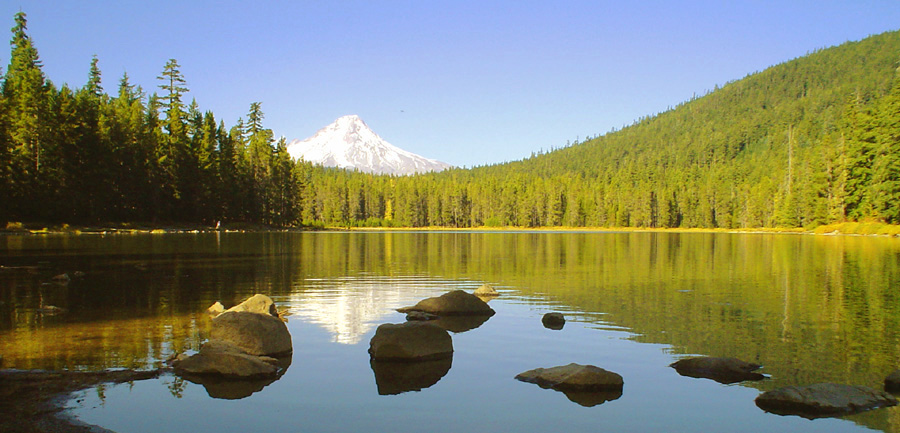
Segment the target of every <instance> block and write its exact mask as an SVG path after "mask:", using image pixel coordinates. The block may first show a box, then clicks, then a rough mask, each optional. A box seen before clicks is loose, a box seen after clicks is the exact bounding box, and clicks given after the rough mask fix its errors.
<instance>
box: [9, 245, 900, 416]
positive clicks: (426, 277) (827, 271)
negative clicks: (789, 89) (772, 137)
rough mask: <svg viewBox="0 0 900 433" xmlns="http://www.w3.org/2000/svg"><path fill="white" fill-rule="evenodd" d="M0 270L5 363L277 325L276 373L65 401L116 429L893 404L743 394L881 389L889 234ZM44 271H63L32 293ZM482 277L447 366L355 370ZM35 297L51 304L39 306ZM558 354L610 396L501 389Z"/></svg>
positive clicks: (295, 252) (899, 274)
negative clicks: (262, 316)
mask: <svg viewBox="0 0 900 433" xmlns="http://www.w3.org/2000/svg"><path fill="white" fill-rule="evenodd" d="M0 265H2V266H4V267H3V268H0V355H2V356H3V367H4V368H43V369H61V368H67V369H80V370H98V369H105V368H154V367H156V366H158V365H160V364H161V361H162V360H164V359H166V358H167V357H168V356H170V355H171V354H172V353H175V352H182V351H185V350H196V349H197V348H199V345H200V344H201V343H202V342H203V341H204V338H205V335H206V334H207V332H208V329H209V319H208V318H207V317H206V315H205V313H204V310H205V308H206V307H208V306H209V305H210V304H212V303H213V302H215V301H216V300H221V301H222V302H223V303H225V304H226V305H231V304H234V303H236V302H238V301H240V300H241V299H242V298H244V297H246V296H249V295H250V294H253V293H266V294H269V295H270V296H271V297H272V298H273V299H274V300H275V302H276V304H278V306H279V308H281V309H286V310H288V311H289V312H290V313H291V316H290V317H289V322H288V329H289V330H290V332H291V334H292V337H293V342H294V353H293V356H292V359H291V361H292V362H291V364H290V366H289V367H288V368H287V370H286V372H285V374H284V375H283V376H282V377H281V378H280V379H278V380H277V381H274V382H272V383H268V384H267V383H248V384H241V385H239V386H236V385H235V384H225V385H222V384H212V385H209V384H208V387H204V386H202V385H199V384H195V383H191V382H187V381H183V380H181V379H179V378H177V377H175V376H164V377H163V378H161V379H159V380H153V381H144V382H136V383H133V384H123V385H107V386H103V387H99V388H95V389H89V390H86V391H83V392H81V393H77V394H76V395H75V397H74V398H73V400H72V401H71V402H70V403H69V405H70V407H71V408H72V411H73V413H74V414H75V415H76V416H78V417H79V418H80V419H81V420H83V421H85V422H88V423H92V424H97V425H100V426H102V427H105V428H108V429H112V430H114V431H117V432H120V433H126V432H142V431H148V432H149V431H153V432H156V431H165V430H169V431H190V430H193V431H236V432H237V431H259V430H263V429H270V428H272V429H279V430H282V431H283V430H285V429H286V430H287V431H335V432H344V431H365V430H368V431H388V430H391V431H421V430H423V429H427V430H428V431H461V430H465V429H468V430H475V431H498V432H499V431H523V432H528V431H545V430H551V431H558V430H562V431H582V430H587V429H591V430H597V429H602V430H606V431H640V432H647V431H660V432H663V431H665V432H672V431H676V432H677V431H748V432H750V431H753V432H756V431H817V432H819V431H854V430H866V429H876V430H883V431H898V430H900V409H897V408H891V409H882V410H876V411H872V412H869V413H865V414H860V415H854V416H850V417H844V418H831V419H817V420H813V421H810V420H806V419H803V418H799V417H795V416H778V415H772V414H768V413H765V412H763V411H762V410H760V409H758V408H757V407H756V406H755V405H754V403H753V399H754V398H755V397H756V396H757V395H758V394H759V393H760V392H761V391H764V390H768V389H774V388H776V387H779V386H785V385H804V384H811V383H816V382H823V381H829V382H838V383H850V384H860V385H868V386H872V387H876V388H880V387H881V381H882V380H883V378H884V377H885V376H886V375H887V374H888V373H890V372H891V371H893V370H894V369H896V368H898V367H900V359H898V358H900V350H898V349H897V348H898V347H900V341H898V339H900V335H898V332H897V330H898V329H900V328H898V325H900V323H898V322H900V291H898V290H897V288H896V285H897V284H898V282H900V241H898V240H894V239H882V238H856V237H813V236H797V235H757V234H753V235H749V234H748V235H736V234H693V233H691V234H663V233H293V234H285V233H272V234H260V233H255V234H228V233H223V234H218V235H216V234H183V235H181V234H179V235H172V234H167V235H150V234H147V235H115V236H105V237H101V236H43V237H20V236H5V237H0ZM76 272H83V273H84V275H83V276H77V277H76V276H75V273H76ZM62 273H68V274H69V275H70V276H71V279H70V280H69V281H68V282H65V281H54V280H52V277H53V276H55V275H59V274H62ZM79 275H80V274H79ZM483 283H489V284H492V285H494V286H495V287H496V288H497V289H498V290H500V291H501V293H502V295H501V296H500V297H498V298H497V299H495V300H492V301H491V302H490V305H491V306H492V307H493V308H494V309H495V310H496V311H497V314H496V315H495V316H493V317H491V318H490V319H489V320H487V321H486V322H485V323H483V324H481V325H480V326H478V327H476V328H475V329H471V330H469V331H466V332H461V333H454V334H453V344H454V349H455V352H454V356H453V358H452V361H451V362H450V363H449V365H447V364H442V363H435V365H423V366H417V367H416V368H419V369H420V370H417V371H411V370H410V369H400V370H389V371H385V370H378V371H376V370H377V369H378V367H377V366H376V367H375V368H374V369H373V366H372V365H370V362H369V356H368V353H367V349H368V342H369V339H370V338H371V337H372V335H373V334H374V331H375V328H376V327H377V326H378V325H379V324H381V323H399V322H402V321H403V320H404V316H403V315H401V314H399V313H396V312H394V311H393V310H394V309H395V308H397V307H401V306H405V305H410V304H413V303H415V302H416V301H418V300H419V299H422V298H425V297H428V296H436V295H439V294H441V293H444V292H446V291H447V290H450V289H455V288H461V289H466V290H472V289H474V288H476V287H478V286H480V285H481V284H483ZM50 305H53V306H56V307H59V308H63V309H65V312H63V313H60V314H50V313H52V312H53V311H50V310H49V309H48V306H50ZM549 311H561V312H563V313H564V314H565V315H566V317H567V319H568V322H567V323H566V325H565V327H564V328H563V329H562V330H560V331H553V330H549V329H545V328H544V327H543V326H542V325H541V321H540V318H541V316H542V315H543V314H544V313H546V312H549ZM687 355H710V356H734V357H739V358H742V359H745V360H747V361H754V362H758V363H761V364H763V365H764V366H765V367H764V369H763V370H762V371H763V372H764V373H765V374H767V375H769V376H770V379H767V380H764V381H762V382H742V383H740V384H732V385H722V384H719V383H716V382H713V381H711V380H707V379H694V378H688V377H682V376H679V375H678V374H677V373H676V372H675V371H674V370H673V369H671V368H669V367H668V364H670V363H671V362H673V361H675V360H677V359H679V358H682V357H684V356H687ZM570 362H577V363H582V364H593V365H597V366H599V367H602V368H605V369H607V370H611V371H614V372H617V373H619V374H621V375H622V376H623V377H624V379H625V387H624V391H623V394H622V395H621V397H618V398H616V399H614V400H611V401H607V402H604V403H602V404H598V405H594V406H585V405H584V404H587V405H590V404H593V403H596V402H593V403H592V402H585V401H583V400H579V401H581V404H579V403H577V402H573V401H571V400H570V399H569V398H567V396H566V395H565V394H562V393H559V392H556V391H552V390H547V389H541V388H540V387H538V386H536V385H532V384H528V383H523V382H519V381H516V380H514V379H513V377H514V376H515V375H516V374H518V373H521V372H523V371H525V370H530V369H533V368H537V367H552V366H556V365H563V364H568V363H570ZM404 375H406V376H405V380H399V379H402V378H403V377H404ZM398 378H399V379H398ZM416 378H418V379H416ZM391 379H393V380H391ZM416 388H421V390H419V391H414V390H411V389H416ZM403 391H405V392H403ZM213 396H214V397H213ZM223 397H225V398H223ZM239 397H242V398H239ZM575 399H576V400H578V399H577V398H575Z"/></svg>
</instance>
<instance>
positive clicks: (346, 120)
mask: <svg viewBox="0 0 900 433" xmlns="http://www.w3.org/2000/svg"><path fill="white" fill-rule="evenodd" d="M287 150H288V153H289V154H290V155H291V157H292V158H294V159H299V158H303V159H304V160H305V161H310V162H312V163H315V164H322V165H324V166H326V167H340V168H355V169H358V170H359V171H363V172H368V173H378V174H399V175H404V174H413V173H425V172H429V171H441V170H444V169H446V168H449V167H452V166H451V165H450V164H447V163H444V162H440V161H436V160H433V159H428V158H425V157H422V156H419V155H416V154H414V153H412V152H407V151H405V150H403V149H400V148H399V147H396V146H394V145H392V144H390V143H388V142H387V141H384V139H382V138H381V137H379V136H378V134H376V133H375V132H374V131H372V130H371V129H369V126H368V125H366V122H363V121H362V119H360V118H359V116H356V115H350V116H343V117H340V118H338V119H337V120H335V121H334V123H332V124H330V125H328V126H326V127H324V128H322V129H320V130H319V131H318V132H316V134H315V135H313V136H312V137H309V138H307V139H305V140H302V141H301V140H293V141H291V142H290V144H288V148H287Z"/></svg>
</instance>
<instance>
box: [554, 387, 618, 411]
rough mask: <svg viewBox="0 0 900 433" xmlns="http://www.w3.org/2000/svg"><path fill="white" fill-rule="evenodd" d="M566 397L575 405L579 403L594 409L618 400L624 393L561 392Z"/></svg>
mask: <svg viewBox="0 0 900 433" xmlns="http://www.w3.org/2000/svg"><path fill="white" fill-rule="evenodd" d="M560 392H562V393H563V394H565V395H566V398H568V399H569V401H571V402H573V403H578V404H580V405H582V406H584V407H594V406H598V405H601V404H603V403H606V402H608V401H613V400H617V399H619V398H620V397H622V391H600V392H584V391H560Z"/></svg>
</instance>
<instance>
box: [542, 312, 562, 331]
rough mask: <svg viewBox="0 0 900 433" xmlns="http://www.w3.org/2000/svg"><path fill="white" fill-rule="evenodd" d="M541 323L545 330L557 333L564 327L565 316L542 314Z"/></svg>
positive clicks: (560, 314)
mask: <svg viewBox="0 0 900 433" xmlns="http://www.w3.org/2000/svg"><path fill="white" fill-rule="evenodd" d="M541 323H543V324H544V327H545V328H547V329H552V330H554V331H559V330H560V329H563V327H564V326H566V316H563V315H562V313H547V314H544V317H541Z"/></svg>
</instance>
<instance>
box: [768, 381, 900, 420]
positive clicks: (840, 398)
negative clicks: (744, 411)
mask: <svg viewBox="0 0 900 433" xmlns="http://www.w3.org/2000/svg"><path fill="white" fill-rule="evenodd" d="M896 404H897V399H895V398H894V397H893V396H892V395H890V394H888V393H886V392H884V391H878V390H875V389H872V388H868V387H865V386H856V385H840V384H834V383H817V384H814V385H808V386H788V387H785V388H778V389H775V390H772V391H767V392H764V393H762V394H760V395H759V397H756V405H757V406H759V408H760V409H762V410H765V411H766V412H772V413H776V414H779V415H798V416H802V417H804V418H821V417H828V416H841V415H847V414H852V413H857V412H864V411H867V410H871V409H877V408H880V407H888V406H894V405H896Z"/></svg>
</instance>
